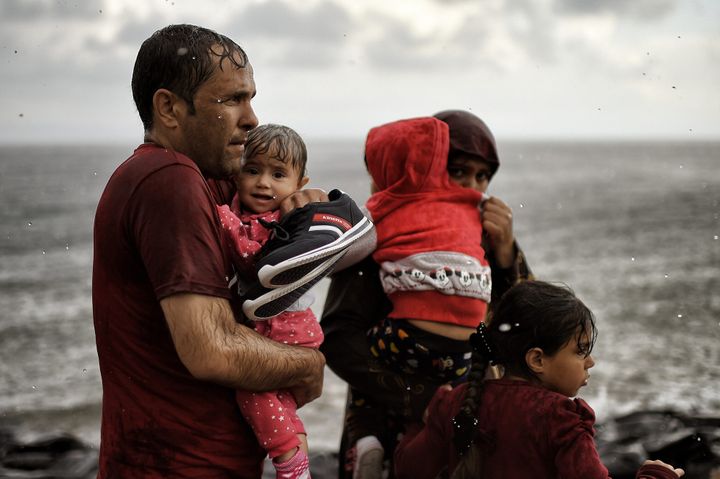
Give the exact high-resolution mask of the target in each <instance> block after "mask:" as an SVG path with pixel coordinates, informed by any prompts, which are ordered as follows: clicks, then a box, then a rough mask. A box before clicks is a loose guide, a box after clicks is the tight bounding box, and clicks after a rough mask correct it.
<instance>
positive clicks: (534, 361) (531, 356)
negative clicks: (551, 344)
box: [525, 348, 545, 374]
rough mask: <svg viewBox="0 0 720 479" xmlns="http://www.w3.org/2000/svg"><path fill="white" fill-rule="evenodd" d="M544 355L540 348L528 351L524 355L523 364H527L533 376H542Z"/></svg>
mask: <svg viewBox="0 0 720 479" xmlns="http://www.w3.org/2000/svg"><path fill="white" fill-rule="evenodd" d="M544 358H545V353H543V350H542V349H540V348H532V349H528V351H527V353H525V362H526V363H527V365H528V367H529V368H530V371H532V372H534V373H535V374H542V373H543V372H544V370H545V361H544V360H543V359H544Z"/></svg>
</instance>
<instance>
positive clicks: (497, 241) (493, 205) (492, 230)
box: [482, 196, 515, 268]
mask: <svg viewBox="0 0 720 479" xmlns="http://www.w3.org/2000/svg"><path fill="white" fill-rule="evenodd" d="M512 218H513V216H512V210H511V209H510V207H509V206H508V205H506V204H505V203H504V202H503V201H502V200H501V199H499V198H497V197H495V196H492V197H490V199H488V200H487V201H485V202H484V203H483V205H482V226H483V231H484V232H485V233H486V234H487V235H488V238H489V239H490V247H491V248H492V255H493V256H494V257H495V261H496V262H497V265H498V266H500V267H501V268H509V267H510V266H512V264H513V263H514V262H515V236H514V235H513V222H512Z"/></svg>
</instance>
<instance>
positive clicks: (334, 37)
mask: <svg viewBox="0 0 720 479" xmlns="http://www.w3.org/2000/svg"><path fill="white" fill-rule="evenodd" d="M297 5H298V4H297V3H289V2H283V1H280V0H271V1H268V2H264V3H252V4H250V5H248V6H247V7H245V8H244V9H243V10H241V11H237V12H235V13H234V15H233V17H234V18H235V19H236V20H237V21H233V22H228V23H227V25H226V32H225V33H226V34H227V35H228V36H230V37H231V38H233V39H234V40H235V41H237V42H238V43H239V44H240V45H242V46H243V47H245V46H246V45H252V48H249V47H248V54H249V55H250V56H251V58H253V57H257V55H262V56H263V61H264V62H266V63H271V64H276V65H280V66H287V67H293V68H322V67H328V66H331V65H333V64H336V63H337V62H338V61H340V60H341V59H342V55H343V54H344V45H345V44H346V38H347V34H348V32H350V31H352V30H353V28H354V24H353V20H352V17H351V16H350V14H349V13H348V12H347V11H346V10H345V9H344V8H343V7H342V6H341V5H338V4H336V3H333V2H330V1H323V2H320V3H315V4H311V5H309V6H308V5H306V6H304V7H298V6H297Z"/></svg>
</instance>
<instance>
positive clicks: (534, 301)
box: [451, 281, 597, 479]
mask: <svg viewBox="0 0 720 479" xmlns="http://www.w3.org/2000/svg"><path fill="white" fill-rule="evenodd" d="M481 328H483V330H482V331H481V330H480V329H481ZM583 331H586V332H587V335H588V336H587V337H583V335H582V334H581V335H579V337H578V347H579V348H581V349H580V350H581V351H584V353H585V354H586V355H590V353H591V351H592V349H593V346H594V345H595V339H596V338H597V329H596V327H595V317H594V315H593V313H592V311H590V309H588V307H587V306H585V304H584V303H583V302H582V301H580V299H578V297H577V296H575V293H574V292H573V291H572V289H570V288H569V287H568V286H567V285H559V284H551V283H546V282H543V281H523V282H520V283H518V284H516V285H515V286H513V287H512V288H510V289H509V290H508V291H507V292H506V293H505V294H504V295H503V297H502V298H501V299H500V302H499V303H498V305H497V307H496V308H495V310H494V312H493V315H492V319H491V321H490V324H488V325H483V326H481V327H480V328H478V333H476V334H475V335H474V336H473V338H471V342H472V343H473V357H472V367H471V368H470V373H469V374H468V386H467V390H466V392H465V398H464V399H463V403H462V406H461V408H460V412H459V413H458V415H457V416H456V417H455V419H454V420H453V422H454V424H455V439H456V440H455V445H456V447H457V448H458V452H459V453H461V454H463V458H462V460H461V461H460V463H459V464H458V467H457V468H456V469H455V472H454V473H453V474H452V476H451V477H452V478H453V479H460V478H465V477H481V476H478V473H479V471H480V470H481V467H482V464H481V460H480V457H481V456H482V452H481V450H480V448H481V447H483V444H482V443H483V442H485V439H487V438H485V437H484V436H480V435H478V434H477V429H478V425H477V419H476V413H477V411H478V410H479V407H480V399H481V397H482V390H483V387H484V383H483V381H484V379H485V374H486V372H487V368H488V365H489V364H490V363H492V364H496V365H500V366H502V367H503V369H504V370H505V374H506V375H507V374H511V375H514V376H520V377H523V378H525V379H528V380H530V381H534V380H536V379H537V378H536V375H535V373H533V371H532V370H531V369H530V368H529V366H528V365H527V362H526V361H525V353H527V351H528V350H530V349H532V348H540V349H542V351H543V353H545V354H546V355H548V356H552V355H554V354H555V353H557V352H558V351H559V350H560V349H561V348H562V347H563V346H565V345H566V344H568V342H569V341H571V340H572V339H573V337H575V336H576V335H577V334H578V332H583ZM483 337H484V339H485V340H484V341H483ZM484 344H487V347H485V346H484ZM480 427H481V426H480ZM469 428H472V430H468V429H469ZM471 440H474V442H475V444H474V445H473V446H472V447H471V448H470V449H469V450H468V449H467V447H468V445H469V442H468V441H471Z"/></svg>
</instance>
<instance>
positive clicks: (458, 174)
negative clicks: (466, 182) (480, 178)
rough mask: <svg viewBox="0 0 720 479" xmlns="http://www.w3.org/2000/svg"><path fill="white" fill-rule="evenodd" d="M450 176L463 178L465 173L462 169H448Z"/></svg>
mask: <svg viewBox="0 0 720 479" xmlns="http://www.w3.org/2000/svg"><path fill="white" fill-rule="evenodd" d="M448 174H449V175H450V177H452V178H462V176H463V175H464V174H465V172H464V171H463V169H462V168H448Z"/></svg>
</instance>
